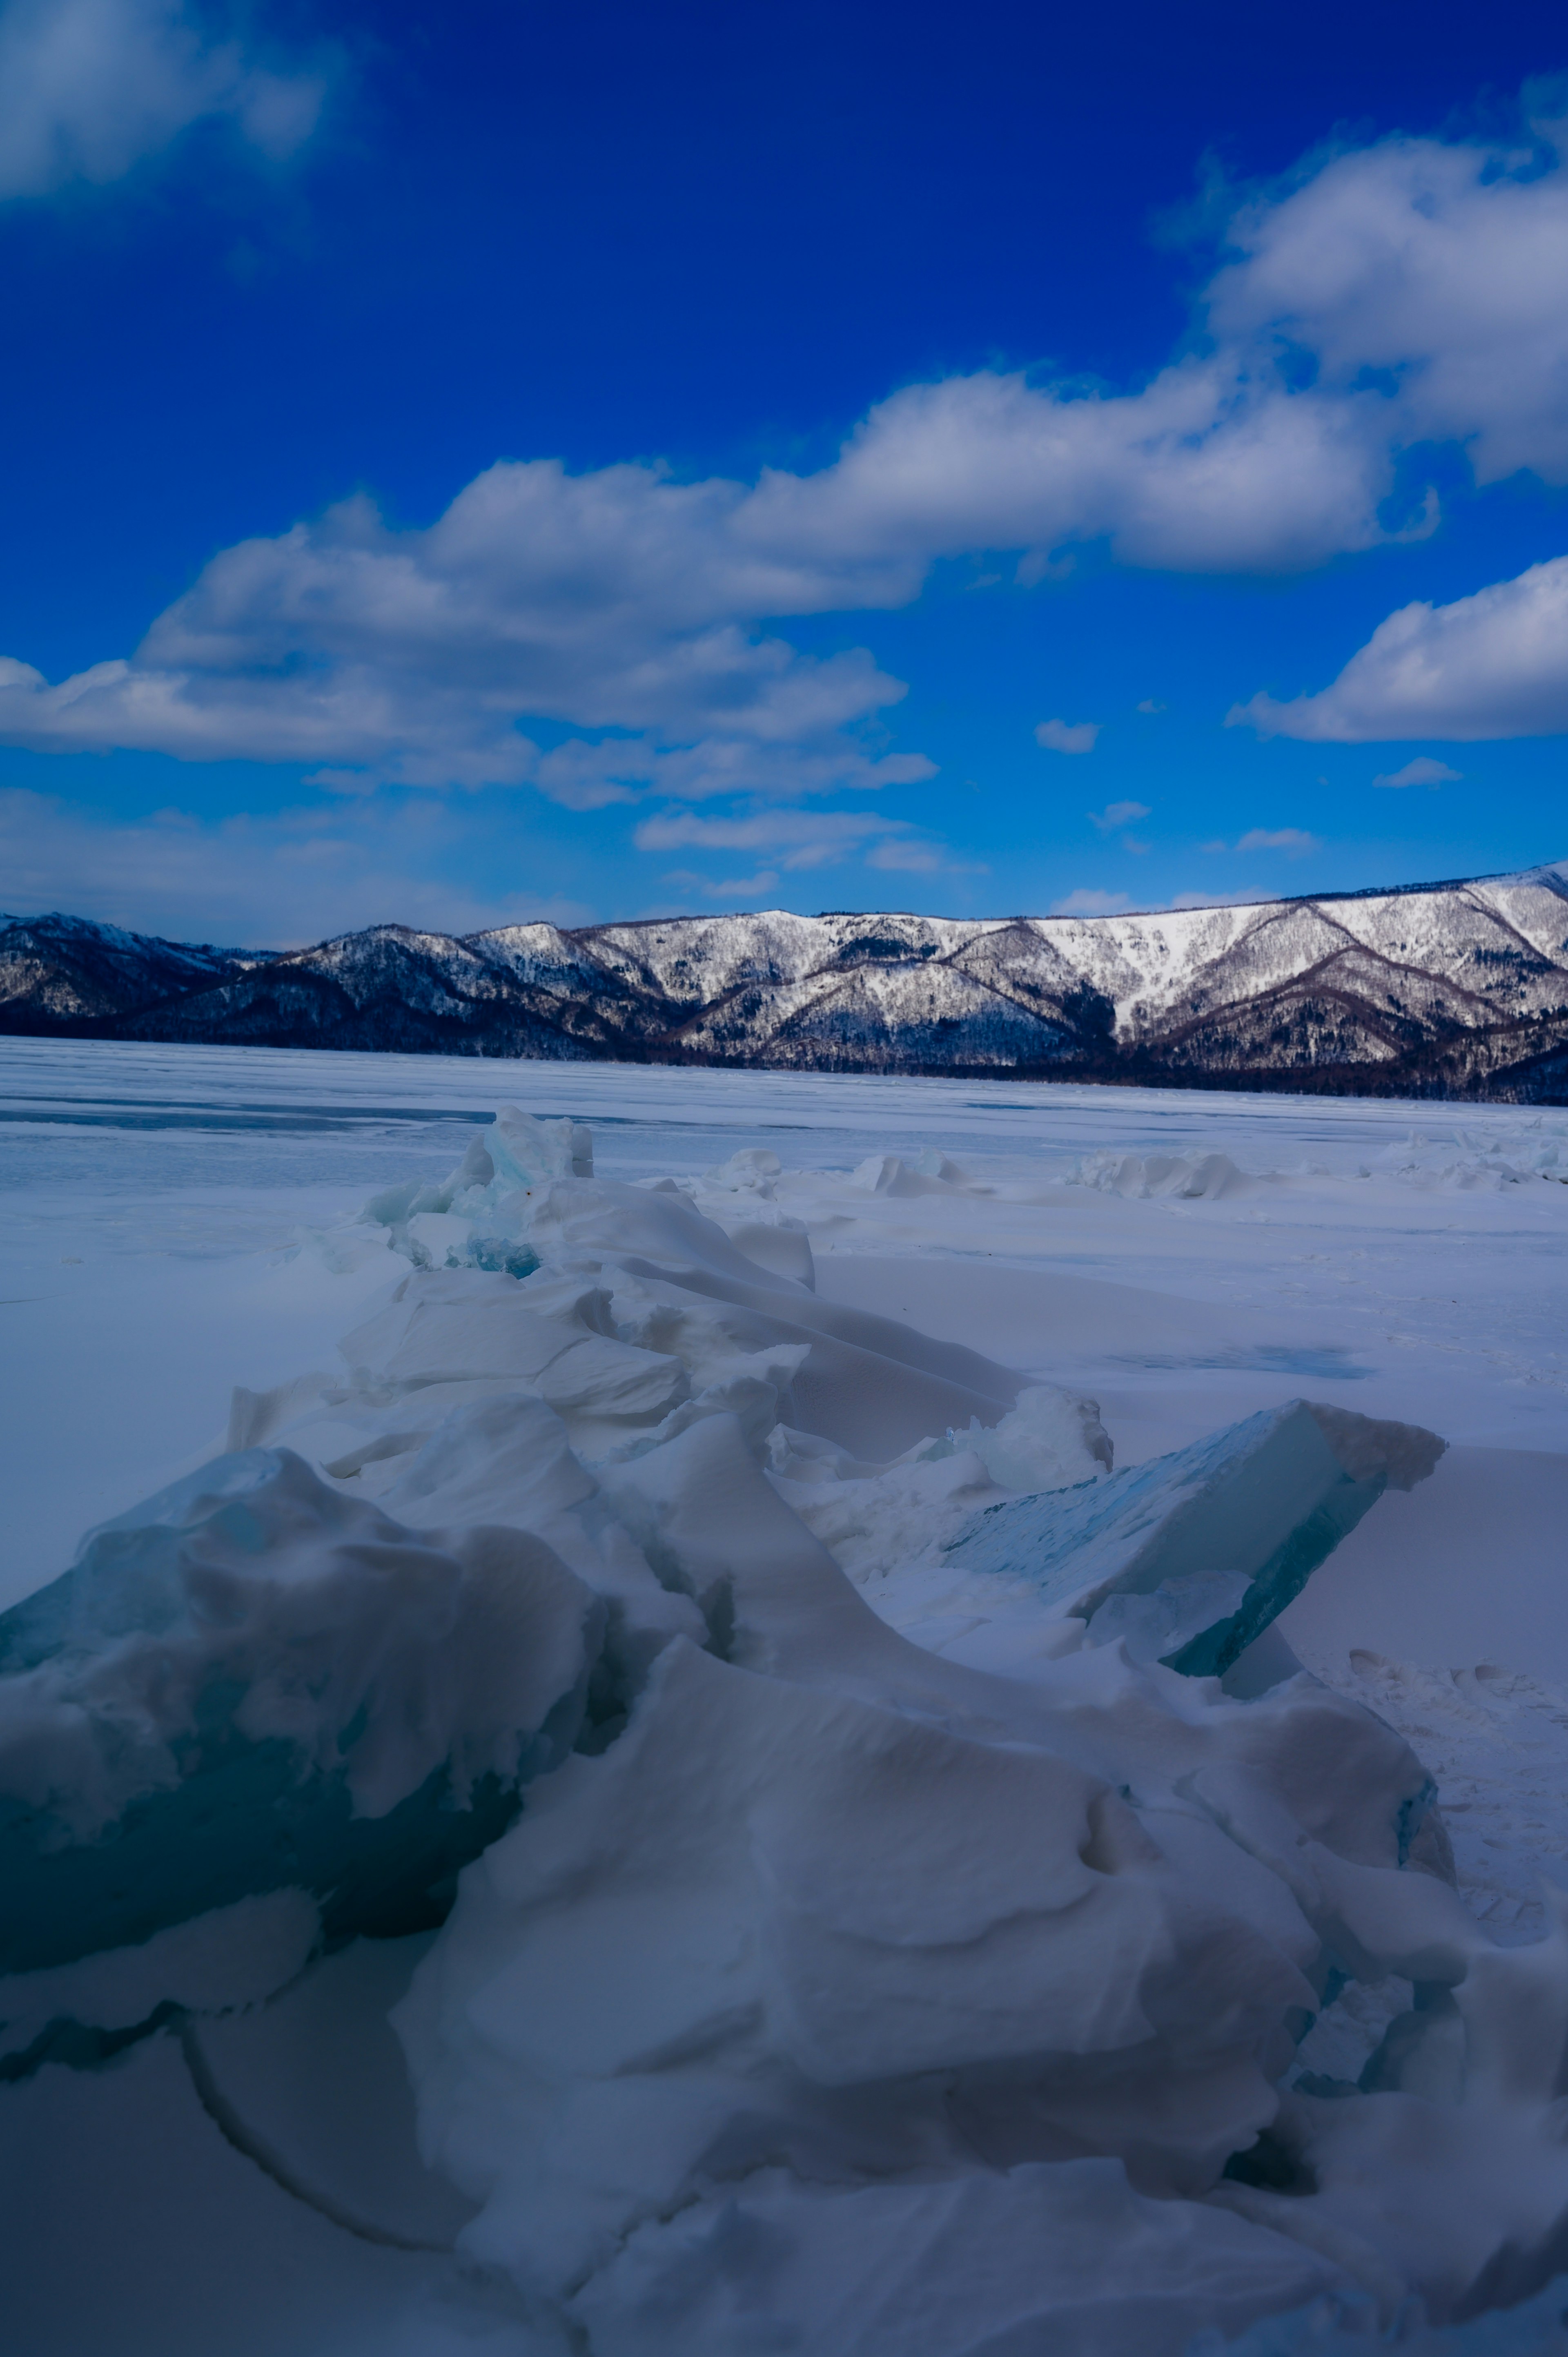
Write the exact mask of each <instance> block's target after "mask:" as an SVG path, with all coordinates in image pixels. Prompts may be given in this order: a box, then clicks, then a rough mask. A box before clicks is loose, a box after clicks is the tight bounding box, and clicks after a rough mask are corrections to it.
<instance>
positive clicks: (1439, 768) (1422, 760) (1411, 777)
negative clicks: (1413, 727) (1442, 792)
mask: <svg viewBox="0 0 1568 2357" xmlns="http://www.w3.org/2000/svg"><path fill="white" fill-rule="evenodd" d="M1464 774H1465V772H1464V770H1451V769H1450V768H1449V767H1448V764H1447V762H1446V761H1434V760H1433V759H1432V758H1431V756H1430V755H1429V754H1426V753H1419V754H1417V756H1416V758H1415V759H1414V760H1413V761H1407V762H1406V763H1405V765H1404V767H1403V769H1402V770H1392V771H1391V773H1390V774H1389V775H1388V776H1387V777H1382V778H1374V779H1373V780H1372V783H1373V785H1375V786H1456V785H1457V784H1458V783H1459V780H1460V779H1461V778H1462V777H1463V776H1464Z"/></svg>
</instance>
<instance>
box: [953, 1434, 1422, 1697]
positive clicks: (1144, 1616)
mask: <svg viewBox="0 0 1568 2357" xmlns="http://www.w3.org/2000/svg"><path fill="white" fill-rule="evenodd" d="M1443 1449H1444V1443H1443V1442H1442V1441H1441V1440H1439V1439H1438V1438H1437V1437H1436V1435H1435V1434H1434V1433H1430V1432H1426V1431H1423V1430H1422V1428H1421V1427H1420V1426H1414V1425H1407V1424H1391V1423H1383V1422H1377V1421H1374V1420H1373V1419H1372V1418H1370V1417H1368V1416H1362V1415H1352V1414H1350V1413H1349V1412H1348V1410H1347V1409H1344V1408H1337V1407H1324V1406H1319V1405H1314V1404H1313V1403H1311V1402H1309V1401H1305V1400H1292V1401H1290V1402H1289V1403H1288V1404H1287V1405H1285V1406H1283V1407H1278V1408H1267V1409H1264V1410H1263V1411H1262V1413H1261V1414H1260V1415H1253V1416H1249V1417H1247V1418H1246V1419H1245V1421H1244V1422H1242V1423H1240V1424H1237V1425H1232V1426H1230V1427H1229V1429H1228V1430H1226V1431H1224V1432H1217V1433H1214V1434H1211V1435H1210V1436H1209V1437H1208V1438H1207V1439H1205V1440H1199V1441H1195V1442H1194V1443H1193V1445H1192V1446H1191V1447H1190V1448H1179V1449H1176V1451H1175V1452H1174V1453H1173V1454H1172V1455H1170V1456H1168V1457H1156V1458H1153V1459H1152V1460H1151V1461H1150V1462H1148V1463H1147V1464H1144V1465H1138V1466H1134V1467H1133V1468H1132V1469H1129V1470H1127V1471H1125V1472H1121V1473H1113V1474H1112V1477H1111V1479H1110V1480H1108V1481H1105V1482H1102V1483H1099V1484H1096V1485H1095V1486H1093V1487H1091V1488H1089V1489H1084V1490H1070V1491H1055V1492H1051V1493H1047V1494H1046V1495H1043V1496H1038V1497H1026V1498H1017V1499H1012V1500H1009V1501H1005V1502H1004V1503H1002V1504H1000V1505H995V1506H992V1507H991V1508H989V1509H988V1510H987V1511H986V1512H984V1513H983V1515H982V1516H981V1517H980V1519H979V1520H978V1521H977V1522H975V1523H972V1525H971V1526H970V1528H969V1529H968V1530H967V1531H965V1532H963V1533H962V1534H961V1535H960V1536H959V1537H958V1538H957V1539H956V1540H955V1541H954V1542H953V1543H952V1544H951V1545H950V1547H949V1549H948V1550H947V1553H948V1557H949V1560H950V1561H951V1562H952V1563H954V1564H957V1565H959V1566H961V1567H962V1568H964V1569H965V1570H968V1571H978V1572H987V1571H989V1572H1001V1573H1004V1574H1006V1575H1007V1576H1009V1577H1012V1578H1015V1579H1016V1578H1018V1577H1023V1578H1024V1579H1026V1580H1027V1581H1028V1582H1030V1583H1032V1584H1033V1586H1034V1587H1036V1590H1037V1592H1038V1595H1039V1598H1040V1602H1041V1604H1042V1606H1043V1607H1044V1609H1045V1610H1046V1611H1047V1614H1048V1615H1049V1616H1051V1617H1052V1618H1059V1619H1064V1620H1065V1619H1067V1618H1069V1617H1074V1618H1078V1619H1080V1620H1086V1621H1087V1622H1088V1624H1089V1640H1090V1643H1091V1644H1100V1645H1102V1644H1108V1643H1110V1642H1111V1641H1112V1640H1113V1639H1117V1638H1120V1639H1122V1640H1123V1641H1125V1642H1126V1644H1127V1646H1128V1648H1129V1650H1130V1651H1131V1652H1133V1654H1134V1655H1135V1656H1136V1657H1137V1658H1138V1659H1140V1660H1145V1661H1154V1660H1159V1661H1165V1662H1168V1663H1170V1664H1171V1666H1172V1667H1173V1668H1175V1669H1179V1670H1185V1671H1187V1672H1188V1673H1189V1674H1199V1675H1212V1676H1218V1675H1219V1674H1220V1672H1222V1671H1224V1670H1227V1669H1229V1668H1230V1664H1231V1663H1233V1662H1234V1661H1235V1660H1236V1658H1237V1657H1238V1655H1239V1654H1240V1653H1241V1652H1243V1651H1244V1650H1245V1649H1246V1647H1247V1646H1248V1645H1250V1644H1251V1641H1252V1640H1253V1639H1254V1638H1255V1637H1257V1636H1258V1635H1260V1634H1261V1632H1262V1631H1263V1630H1264V1629H1266V1628H1267V1626H1268V1624H1269V1622H1270V1621H1271V1620H1273V1619H1274V1618H1275V1616H1276V1614H1278V1613H1280V1612H1283V1609H1284V1608H1285V1606H1286V1605H1287V1604H1288V1603H1289V1602H1290V1601H1291V1598H1293V1597H1294V1596H1296V1595H1299V1593H1300V1591H1301V1589H1302V1587H1304V1586H1305V1583H1306V1581H1307V1580H1308V1579H1309V1578H1310V1577H1311V1576H1312V1574H1313V1573H1314V1572H1315V1571H1316V1569H1317V1566H1319V1564H1321V1563H1323V1562H1325V1561H1326V1558H1327V1557H1328V1556H1329V1555H1331V1554H1332V1553H1333V1551H1334V1549H1335V1548H1336V1547H1337V1545H1338V1544H1339V1542H1340V1540H1341V1539H1342V1538H1345V1537H1346V1536H1348V1534H1349V1533H1350V1532H1351V1531H1352V1530H1354V1529H1355V1527H1356V1524H1357V1523H1359V1521H1360V1519H1361V1517H1362V1515H1363V1514H1364V1513H1365V1512H1367V1510H1368V1508H1369V1506H1371V1505H1374V1504H1375V1503H1376V1501H1378V1499H1379V1498H1380V1497H1381V1495H1382V1493H1383V1491H1384V1490H1385V1489H1387V1488H1389V1487H1390V1486H1392V1487H1393V1488H1395V1489H1397V1490H1409V1489H1412V1488H1413V1487H1414V1485H1415V1483H1416V1482H1417V1481H1421V1480H1424V1479H1425V1478H1426V1476H1427V1474H1429V1473H1430V1472H1431V1470H1432V1469H1433V1467H1434V1465H1435V1464H1436V1462H1437V1459H1438V1458H1439V1457H1440V1456H1441V1455H1442V1453H1443Z"/></svg>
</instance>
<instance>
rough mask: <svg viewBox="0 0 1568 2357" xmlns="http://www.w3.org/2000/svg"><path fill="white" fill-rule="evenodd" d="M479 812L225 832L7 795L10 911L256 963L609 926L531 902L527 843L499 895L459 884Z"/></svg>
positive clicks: (197, 823)
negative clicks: (368, 939)
mask: <svg viewBox="0 0 1568 2357" xmlns="http://www.w3.org/2000/svg"><path fill="white" fill-rule="evenodd" d="M471 809H472V806H471V805H467V804H463V803H448V802H437V801H435V800H426V799H425V798H424V797H423V796H421V797H420V798H419V799H418V800H417V801H415V802H402V803H399V804H397V805H395V806H393V807H392V808H390V809H389V808H387V807H386V806H384V805H377V806H375V807H373V808H371V807H369V806H367V805H366V804H365V803H364V802H351V803H346V804H344V803H340V804H338V805H337V806H336V807H333V808H328V809H323V808H322V807H321V806H320V805H319V804H317V805H315V806H313V807H311V808H307V809H302V810H295V811H285V812H281V813H277V814H276V815H275V816H271V817H264V818H263V817H253V816H252V817H240V818H232V819H227V820H222V821H220V822H217V823H212V822H207V821H203V820H199V819H197V818H193V817H191V816H189V815H188V814H187V813H184V812H181V811H179V810H165V811H161V812H159V813H156V816H155V817H153V818H150V819H134V820H113V819H109V818H106V817H104V816H102V814H101V813H94V812H91V811H87V810H82V809H81V808H80V807H74V806H72V805H70V804H69V803H67V802H62V801H59V800H58V799H57V798H56V797H54V796H53V795H48V794H38V793H32V792H29V791H27V790H26V789H24V788H21V787H14V786H13V787H0V875H3V876H4V877H5V907H6V909H9V910H11V911H12V912H13V913H16V914H21V915H28V916H35V915H40V914H42V913H43V912H44V911H45V910H46V909H64V910H66V911H67V912H68V914H70V915H73V916H83V917H96V918H98V919H100V920H102V921H103V922H105V923H108V924H117V925H125V926H128V927H130V928H131V930H132V931H137V932H156V933H163V934H165V935H166V936H167V937H168V938H169V939H170V940H173V941H217V942H224V943H227V944H228V945H230V946H231V947H239V948H252V949H288V948H295V947H298V946H299V945H300V944H302V943H305V942H317V941H324V940H326V939H327V938H328V936H329V935H332V934H334V933H343V932H349V931H354V930H355V929H356V928H357V927H359V926H361V925H373V924H384V923H402V924H408V925H416V926H418V925H424V926H429V927H431V928H433V929H434V930H435V931H443V932H459V933H463V932H474V931H479V930H481V929H482V928H484V927H486V926H489V925H506V924H519V923H521V922H522V921H523V920H526V919H530V918H538V917H543V918H548V919H549V920H550V921H551V922H552V923H554V924H559V925H580V924H586V923H588V922H589V921H590V920H592V919H593V917H595V916H596V914H599V913H601V912H600V911H597V910H595V909H590V908H589V907H588V906H587V905H586V904H585V903H584V902H580V901H575V900H571V899H564V898H563V897H562V896H560V895H559V894H541V893H539V892H535V891H530V890H529V889H528V888H527V887H526V882H525V879H526V877H527V876H528V874H529V873H530V871H531V870H532V868H533V867H534V866H535V865H536V861H535V859H534V856H533V855H532V852H531V850H530V849H529V847H528V845H527V844H526V842H520V843H519V844H518V845H517V846H516V850H515V854H514V857H513V859H512V861H511V862H510V863H505V862H495V861H492V862H491V863H490V865H491V866H493V867H494V868H495V870H496V872H495V875H494V880H493V885H492V888H491V889H490V890H489V892H475V891H473V890H472V889H470V888H468V887H467V885H465V884H463V883H461V882H459V881H455V880H453V879H452V878H451V877H449V876H448V875H446V873H445V872H444V871H445V869H446V866H448V864H450V865H451V866H455V867H457V868H459V869H461V868H462V867H464V866H467V865H470V864H471V851H472V838H471V835H470V834H469V830H468V826H467V821H468V818H469V815H470V813H471Z"/></svg>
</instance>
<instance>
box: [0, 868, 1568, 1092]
mask: <svg viewBox="0 0 1568 2357" xmlns="http://www.w3.org/2000/svg"><path fill="white" fill-rule="evenodd" d="M0 1028H4V1029H5V1030H9V1031H12V1032H33V1033H39V1032H48V1033H59V1032H61V1031H70V1032H77V1033H91V1034H93V1035H96V1036H99V1037H113V1038H121V1039H165V1040H200V1041H208V1042H218V1043H225V1044H231V1045H248V1046H268V1047H320V1048H360V1049H403V1050H408V1049H418V1050H427V1051H439V1052H446V1053H451V1052H456V1053H469V1054H479V1053H482V1054H485V1055H489V1056H534V1057H560V1058H572V1059H583V1058H598V1057H618V1058H622V1059H631V1060H639V1061H655V1062H671V1063H703V1064H726V1063H735V1064H756V1065H768V1066H772V1067H794V1068H798V1069H808V1070H812V1071H908V1072H944V1073H955V1074H961V1075H972V1076H979V1075H984V1074H1000V1073H1004V1072H1005V1073H1009V1074H1013V1075H1016V1076H1020V1077H1024V1076H1030V1075H1035V1076H1040V1077H1046V1076H1050V1077H1055V1078H1061V1079H1067V1078H1073V1079H1081V1080H1104V1081H1109V1080H1122V1081H1139V1082H1155V1083H1165V1084H1174V1085H1178V1086H1180V1085H1186V1086H1201V1085H1208V1086H1213V1085H1217V1084H1218V1085H1221V1086H1229V1087H1249V1088H1257V1087H1288V1088H1292V1089H1304V1088H1305V1089H1326V1090H1334V1091H1348V1092H1361V1093H1375V1094H1400V1095H1407V1094H1413V1095H1444V1096H1446V1095H1455V1096H1477V1097H1498V1098H1511V1099H1518V1100H1522V1101H1529V1102H1563V1101H1564V1100H1565V1099H1568V864H1565V865H1563V866H1552V867H1540V868H1535V869H1532V870H1530V871H1529V872H1528V873H1525V874H1521V875H1515V876H1501V877H1483V878H1480V879H1478V880H1473V881H1468V882H1460V883H1453V884H1440V885H1430V886H1420V887H1412V888H1407V889H1403V890H1397V891H1390V892H1359V893H1348V894H1338V895H1327V896H1322V897H1319V898H1316V899H1301V900H1270V901H1260V902H1256V903H1253V904H1252V905H1251V906H1247V907H1241V908H1211V909H1179V910H1175V911H1166V912H1162V913H1156V914H1151V915H1146V916H1124V917H1089V918H1083V917H1012V918H1003V919H973V920H970V919H965V920H959V919H950V918H941V917H918V916H889V915H881V914H879V915H859V916H857V915H848V914H842V915H827V916H821V917H798V916H793V915H790V914H789V913H788V912H786V911H782V910H771V911H767V912H764V913H762V914H760V915H757V916H714V917H671V918H656V919H651V920H646V921H642V922H636V923H628V924H612V925H591V926H585V927H584V928H582V929H581V930H579V931H560V930H558V929H557V928H556V927H555V926H553V925H547V924H532V925H509V926H504V927H502V928H500V929H499V931H493V932H482V933H471V934H468V935H467V936H465V937H463V938H460V939H459V938H455V937H453V936H450V935H447V934H445V933H428V932H416V931H410V930H409V929H408V928H406V927H404V926H401V925H376V926H372V927H371V928H370V929H369V930H368V931H364V932H359V933H349V934H345V935H343V936H342V937H341V938H339V939H338V940H336V941H330V942H322V943H321V944H319V946H317V948H314V949H308V950H300V951H295V952H287V953H285V954H283V955H272V956H260V955H256V954H254V953H252V954H250V955H247V954H245V953H242V952H237V951H227V950H215V949H211V948H206V947H203V948H199V949H192V948H188V947H184V946H181V945H179V944H177V943H172V942H162V941H156V940H152V939H149V938H148V937H146V936H144V935H140V934H133V933H124V932H120V931H116V930H115V929H114V928H113V927H109V926H101V925H94V924H91V923H90V922H88V921H87V920H82V919H77V918H64V917H47V918H41V919H38V920H35V921H33V922H30V923H12V924H11V925H10V926H9V927H8V928H6V929H5V930H0Z"/></svg>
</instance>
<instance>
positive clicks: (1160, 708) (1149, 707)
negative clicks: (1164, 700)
mask: <svg viewBox="0 0 1568 2357" xmlns="http://www.w3.org/2000/svg"><path fill="white" fill-rule="evenodd" d="M1134 708H1135V709H1136V710H1137V711H1139V712H1164V711H1165V705H1163V704H1159V703H1156V701H1155V698H1154V697H1153V696H1152V695H1145V696H1144V697H1143V698H1142V699H1141V701H1140V702H1139V703H1138V705H1136V706H1135V707H1134Z"/></svg>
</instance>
